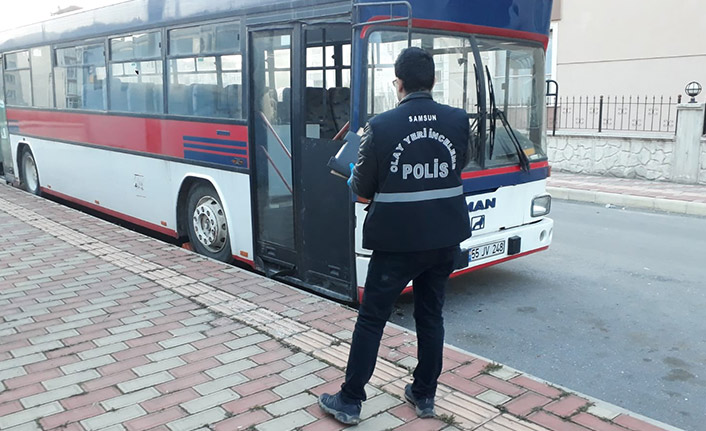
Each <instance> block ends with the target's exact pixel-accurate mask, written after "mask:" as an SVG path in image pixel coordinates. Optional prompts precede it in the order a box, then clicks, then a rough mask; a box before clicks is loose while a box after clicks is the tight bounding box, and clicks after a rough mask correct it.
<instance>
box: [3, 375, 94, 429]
mask: <svg viewBox="0 0 706 431" xmlns="http://www.w3.org/2000/svg"><path fill="white" fill-rule="evenodd" d="M82 393H83V389H81V387H80V386H78V385H69V386H64V387H61V388H57V389H53V390H50V391H46V392H42V393H39V394H36V395H31V396H29V397H25V398H22V399H20V402H21V403H22V405H23V406H24V407H25V408H30V407H36V406H39V405H42V404H48V403H50V402H52V401H60V400H63V399H64V398H69V397H72V396H74V395H80V394H82ZM0 429H1V428H0Z"/></svg>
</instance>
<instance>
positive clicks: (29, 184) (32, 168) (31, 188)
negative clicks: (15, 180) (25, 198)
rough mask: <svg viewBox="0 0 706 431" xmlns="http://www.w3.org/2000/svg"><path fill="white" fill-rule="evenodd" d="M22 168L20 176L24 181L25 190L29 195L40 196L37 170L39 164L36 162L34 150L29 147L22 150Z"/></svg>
mask: <svg viewBox="0 0 706 431" xmlns="http://www.w3.org/2000/svg"><path fill="white" fill-rule="evenodd" d="M20 166H21V167H22V171H21V176H20V180H21V181H22V188H24V189H25V190H26V191H28V192H29V193H32V194H34V195H39V193H40V188H39V171H38V170H37V162H35V160H34V155H33V154H32V150H30V149H29V148H27V147H25V148H24V149H23V150H22V156H21V157H20Z"/></svg>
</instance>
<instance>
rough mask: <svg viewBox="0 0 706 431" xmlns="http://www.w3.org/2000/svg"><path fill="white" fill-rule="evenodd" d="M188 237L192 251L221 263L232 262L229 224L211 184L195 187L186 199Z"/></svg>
mask: <svg viewBox="0 0 706 431" xmlns="http://www.w3.org/2000/svg"><path fill="white" fill-rule="evenodd" d="M186 214H187V217H188V225H189V229H188V236H189V241H190V242H191V246H192V248H193V250H194V251H196V252H197V253H199V254H202V255H204V256H207V257H210V258H212V259H216V260H220V261H221V262H230V261H231V260H232V258H233V256H232V253H231V249H230V237H229V234H228V222H227V220H226V215H225V211H224V210H223V205H222V204H221V200H220V198H219V197H218V193H216V190H215V189H214V188H213V187H212V186H211V185H210V184H204V183H196V184H194V186H192V188H191V190H190V191H189V196H188V199H187V213H186Z"/></svg>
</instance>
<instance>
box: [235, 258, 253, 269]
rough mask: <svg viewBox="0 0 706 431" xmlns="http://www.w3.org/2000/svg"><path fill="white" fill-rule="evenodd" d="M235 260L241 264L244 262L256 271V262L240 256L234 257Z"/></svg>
mask: <svg viewBox="0 0 706 431" xmlns="http://www.w3.org/2000/svg"><path fill="white" fill-rule="evenodd" d="M233 259H235V260H238V261H240V262H243V263H245V264H247V265H248V266H250V267H251V268H253V269H255V262H253V261H252V260H249V259H244V258H242V257H240V256H236V255H233Z"/></svg>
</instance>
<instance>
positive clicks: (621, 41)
mask: <svg viewBox="0 0 706 431" xmlns="http://www.w3.org/2000/svg"><path fill="white" fill-rule="evenodd" d="M557 15H559V19H558V20H556V21H554V22H555V23H556V26H557V28H556V34H555V37H556V39H557V45H556V50H557V52H556V53H555V55H556V56H557V75H556V78H557V81H558V82H559V84H560V85H561V94H562V95H564V96H574V95H575V96H579V95H584V96H585V95H590V96H593V95H601V94H603V95H606V96H608V95H610V96H628V95H633V96H637V95H640V96H645V95H649V96H652V95H657V96H665V97H667V96H673V97H674V96H676V95H678V94H683V93H684V87H685V86H686V84H687V83H688V82H690V81H693V80H697V81H700V82H701V83H703V84H706V44H704V42H703V40H704V37H703V29H704V28H706V13H704V0H678V1H670V2H665V1H662V0H619V1H615V0H570V1H563V2H561V8H560V11H559V12H558V13H557ZM704 99H705V96H704V95H702V96H701V97H699V100H700V101H703V100H704Z"/></svg>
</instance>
